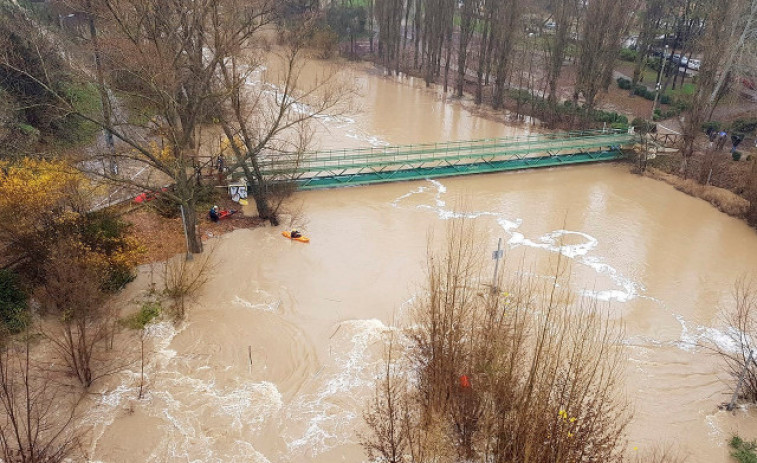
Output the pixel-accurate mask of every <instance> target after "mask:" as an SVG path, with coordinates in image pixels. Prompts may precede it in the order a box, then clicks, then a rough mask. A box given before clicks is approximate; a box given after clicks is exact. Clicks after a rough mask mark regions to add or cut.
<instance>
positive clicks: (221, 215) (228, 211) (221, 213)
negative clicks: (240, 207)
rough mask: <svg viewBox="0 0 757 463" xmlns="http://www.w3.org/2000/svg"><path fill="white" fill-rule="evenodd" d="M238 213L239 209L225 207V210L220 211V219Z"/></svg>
mask: <svg viewBox="0 0 757 463" xmlns="http://www.w3.org/2000/svg"><path fill="white" fill-rule="evenodd" d="M236 213H237V211H235V210H234V209H231V210H228V209H224V210H222V211H221V212H219V213H218V220H221V219H227V218H229V217H231V216H232V215H233V214H236Z"/></svg>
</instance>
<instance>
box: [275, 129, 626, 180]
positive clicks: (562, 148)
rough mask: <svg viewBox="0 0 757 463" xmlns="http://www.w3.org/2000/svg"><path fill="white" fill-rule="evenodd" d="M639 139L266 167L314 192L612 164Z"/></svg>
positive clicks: (342, 153) (501, 141) (471, 144)
mask: <svg viewBox="0 0 757 463" xmlns="http://www.w3.org/2000/svg"><path fill="white" fill-rule="evenodd" d="M633 140H634V135H631V134H628V133H626V132H625V131H622V132H621V131H613V130H605V131H582V132H566V133H555V134H546V135H531V136H525V137H516V138H498V139H482V140H472V141H458V142H447V143H427V144H419V145H405V146H390V147H383V148H365V149H351V150H347V149H345V150H329V151H318V152H310V153H304V154H301V155H299V156H297V155H276V156H275V158H274V157H271V158H269V159H261V163H260V167H261V169H262V170H263V171H264V172H265V173H266V175H268V176H269V177H271V178H272V179H274V181H292V180H294V181H296V182H297V183H298V184H299V185H300V188H301V189H314V188H327V187H334V186H342V185H363V184H368V183H379V182H389V181H399V180H412V179H419V178H428V177H442V176H450V175H463V174H471V173H483V172H496V171H502V170H512V169H524V168H531V167H546V166H556V165H566V164H576V163H585V162H598V161H607V160H613V159H618V158H619V157H620V156H621V152H620V147H621V146H624V145H628V144H629V143H632V142H633Z"/></svg>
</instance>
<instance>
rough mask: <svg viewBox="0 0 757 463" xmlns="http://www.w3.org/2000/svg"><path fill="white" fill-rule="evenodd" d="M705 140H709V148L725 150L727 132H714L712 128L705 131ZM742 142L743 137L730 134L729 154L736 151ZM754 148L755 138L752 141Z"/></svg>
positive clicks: (756, 138) (756, 141)
mask: <svg viewBox="0 0 757 463" xmlns="http://www.w3.org/2000/svg"><path fill="white" fill-rule="evenodd" d="M707 138H708V139H709V140H710V148H712V147H713V146H714V147H716V148H717V149H718V150H720V151H722V150H723V149H724V148H725V144H726V142H727V141H728V132H726V131H725V130H720V131H718V130H715V129H714V128H713V127H710V128H708V129H707ZM743 141H744V136H743V135H740V134H737V133H734V134H731V153H733V152H734V151H736V148H738V147H739V145H740V144H741V142H743ZM754 147H755V148H757V137H755V139H754Z"/></svg>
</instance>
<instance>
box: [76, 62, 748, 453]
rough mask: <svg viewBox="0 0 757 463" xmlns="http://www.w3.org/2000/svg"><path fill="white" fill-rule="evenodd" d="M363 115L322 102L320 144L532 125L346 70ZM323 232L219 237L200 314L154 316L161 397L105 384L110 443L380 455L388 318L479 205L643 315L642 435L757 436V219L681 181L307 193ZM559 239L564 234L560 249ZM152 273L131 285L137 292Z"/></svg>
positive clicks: (466, 183) (634, 365)
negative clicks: (753, 321)
mask: <svg viewBox="0 0 757 463" xmlns="http://www.w3.org/2000/svg"><path fill="white" fill-rule="evenodd" d="M342 72H344V73H345V75H346V76H348V78H350V79H354V80H355V82H356V83H357V84H358V86H359V87H360V96H359V98H358V100H357V106H359V107H360V108H361V111H360V112H359V113H357V114H355V115H352V116H350V117H349V118H347V117H333V118H322V120H321V121H320V122H319V124H321V126H320V127H319V129H318V136H317V140H316V142H317V144H318V145H319V146H320V147H341V146H370V145H371V144H372V145H376V146H378V145H381V144H382V143H411V142H432V141H445V140H455V139H473V138H485V137H498V136H508V135H513V134H518V133H524V132H525V131H526V130H527V129H524V128H522V127H514V128H513V127H508V126H506V125H504V124H503V123H502V122H501V121H496V120H494V119H492V118H485V117H480V116H477V115H474V114H472V113H471V112H470V111H469V110H468V109H465V107H464V105H463V104H461V103H460V102H457V101H454V100H452V101H446V102H445V101H443V100H442V99H441V98H440V97H439V96H438V95H437V94H436V93H434V92H433V91H429V90H426V89H425V88H423V87H422V86H421V85H417V84H416V83H415V82H413V81H408V80H404V81H395V80H393V79H390V78H384V77H381V76H377V75H372V74H370V73H367V72H365V69H354V68H349V67H347V68H345V69H344V70H343V71H342ZM297 201H300V202H301V203H302V210H303V214H304V217H305V219H306V220H307V226H306V227H305V231H306V233H307V235H309V236H310V237H311V239H312V241H311V243H310V244H309V245H303V244H301V243H294V242H290V241H289V240H286V239H284V238H282V237H281V235H280V232H281V230H280V229H274V228H270V227H264V228H260V229H255V230H238V231H235V232H233V233H230V234H228V235H225V236H223V237H220V238H217V239H214V240H210V242H209V244H210V245H211V246H212V247H214V248H215V250H214V258H215V259H216V261H217V264H216V267H215V270H214V272H213V276H212V278H211V281H210V282H209V284H208V285H207V286H206V288H205V289H204V291H203V293H202V294H201V295H200V296H199V297H198V299H197V301H196V302H194V303H193V304H192V306H191V308H190V311H189V316H188V319H187V321H186V323H184V324H182V325H181V326H180V327H173V326H172V325H170V324H168V323H159V324H157V325H156V326H153V327H152V328H151V330H150V337H151V339H152V341H153V344H154V346H153V351H154V352H153V354H152V355H151V359H152V360H151V363H150V365H149V366H148V380H147V383H148V389H147V398H146V399H144V400H142V401H137V400H135V399H134V398H135V396H136V393H137V392H136V391H137V389H136V387H137V381H136V379H135V377H136V376H135V375H129V374H124V375H122V377H121V378H120V380H121V381H122V382H121V384H120V386H118V387H116V388H115V390H112V391H111V392H109V393H107V394H105V395H104V396H102V397H101V398H99V399H97V400H96V402H97V403H96V405H95V406H94V407H93V409H92V411H91V413H90V416H89V419H90V422H91V423H92V424H93V425H94V436H95V437H94V442H93V444H92V448H91V452H92V456H93V459H94V460H99V461H103V462H108V463H115V462H135V461H140V462H141V461H155V462H157V461H177V462H178V461H182V462H183V461H203V462H204V461H208V462H209V461H217V462H267V461H269V462H338V461H345V462H362V461H365V457H364V456H363V453H362V450H361V448H360V447H359V445H358V444H357V436H356V430H357V429H359V428H360V427H361V425H362V410H363V408H364V406H365V403H366V401H367V400H368V398H369V397H370V394H371V387H370V385H371V380H372V378H373V377H374V375H375V374H376V371H377V365H378V364H377V362H378V361H379V360H380V354H381V349H380V339H381V334H382V333H383V332H385V330H387V327H388V326H390V325H391V324H392V322H393V320H395V319H398V318H401V317H402V314H403V311H404V310H405V309H406V308H407V307H408V305H409V304H411V303H412V298H413V295H414V294H415V293H417V292H418V291H419V287H420V285H421V284H422V280H423V276H422V275H423V268H424V259H425V254H426V245H427V235H428V233H429V232H430V231H436V232H437V233H438V232H439V231H441V230H443V227H444V225H445V223H446V221H448V220H449V219H450V218H451V217H453V216H454V214H453V211H454V209H455V204H456V203H458V202H460V201H462V202H464V203H465V204H466V210H467V211H468V212H467V213H468V215H469V216H470V217H472V218H474V221H475V222H476V227H477V228H478V230H479V231H480V232H481V233H482V240H481V246H482V247H483V248H485V250H486V251H488V250H491V249H493V248H495V247H496V243H497V238H499V237H502V238H504V240H505V242H506V243H507V253H508V256H509V257H508V259H509V260H510V261H511V262H512V261H519V260H520V259H521V258H525V259H526V261H527V262H529V263H530V265H531V266H532V269H533V271H534V272H535V273H537V274H539V273H543V274H547V273H548V272H549V269H548V262H550V261H554V258H555V257H556V256H557V254H558V253H561V254H562V255H563V256H565V257H566V258H567V259H568V261H569V262H570V263H571V265H572V270H573V277H572V280H571V284H572V285H573V286H574V288H575V290H576V291H583V292H584V293H585V294H586V295H587V296H589V297H594V298H597V299H598V300H599V301H600V302H601V303H602V304H605V305H604V307H608V310H610V311H611V312H612V313H613V316H615V317H617V318H622V319H623V320H624V322H625V324H626V339H627V343H628V345H629V347H628V357H629V363H628V374H627V375H626V376H627V378H626V389H627V392H628V395H629V397H630V398H631V401H632V403H633V404H634V407H635V417H634V421H633V423H632V426H631V427H630V429H629V441H630V448H633V447H638V448H639V450H644V449H646V448H649V447H651V446H653V445H655V444H656V443H671V442H672V443H676V444H677V448H679V449H681V450H682V452H683V453H684V454H688V455H689V460H688V461H692V462H725V461H727V458H728V457H727V449H726V448H725V446H724V443H725V440H726V439H727V438H728V437H729V436H730V434H731V433H732V432H735V431H738V432H740V433H741V434H742V435H744V436H745V437H748V438H754V437H757V426H756V425H757V419H755V418H754V416H753V414H752V413H750V412H747V411H737V412H736V413H735V415H732V414H730V413H727V412H724V411H718V409H717V407H716V406H717V404H718V403H720V402H722V401H724V400H727V397H726V393H727V390H728V389H727V385H726V384H724V382H723V381H722V380H723V379H724V378H725V376H724V375H722V374H720V369H719V367H718V364H717V359H716V358H715V357H713V356H712V355H710V354H708V353H707V352H706V350H704V349H702V348H700V347H697V345H698V344H702V343H707V342H724V340H725V336H724V334H723V327H722V325H721V322H720V318H719V317H720V313H721V310H722V309H723V308H725V307H727V306H728V305H729V303H730V302H731V291H732V287H733V282H734V281H735V280H736V279H737V278H738V277H739V276H741V275H743V274H745V273H747V272H750V271H754V270H755V268H754V263H755V262H756V259H757V234H756V233H755V232H754V231H753V230H751V229H749V228H748V227H747V226H746V225H744V224H743V223H742V222H740V221H738V220H735V219H732V218H730V217H727V216H726V215H723V214H721V213H719V212H718V211H717V210H715V209H714V208H713V207H711V206H710V205H708V204H707V203H705V202H702V201H700V200H697V199H694V198H691V197H688V196H686V195H684V194H683V193H680V192H678V191H676V190H674V189H673V188H672V187H670V186H668V185H665V184H662V183H658V182H656V181H653V180H650V179H647V178H642V177H638V176H635V175H632V174H630V173H628V169H627V167H626V166H623V165H594V166H583V167H567V168H560V169H547V170H535V171H523V172H514V173H502V174H490V175H480V176H470V177H458V178H449V179H443V180H440V181H417V182H407V183H396V184H387V185H379V186H370V187H360V188H345V189H335V190H327V191H314V192H306V193H300V194H298V195H297ZM559 242H562V243H563V246H562V247H560V245H559V244H558V243H559ZM148 281H149V270H148V268H147V267H145V268H144V269H142V272H141V275H140V277H139V279H138V280H137V281H136V282H135V283H134V284H132V285H131V286H130V288H129V289H128V290H127V293H128V294H127V295H125V296H124V299H129V298H131V297H134V296H137V295H138V294H139V292H140V291H141V290H142V289H144V288H145V287H146V286H147V284H148Z"/></svg>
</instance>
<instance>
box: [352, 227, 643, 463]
mask: <svg viewBox="0 0 757 463" xmlns="http://www.w3.org/2000/svg"><path fill="white" fill-rule="evenodd" d="M447 236H448V240H449V241H448V242H447V247H446V249H445V250H444V252H443V253H442V254H434V253H430V254H431V255H432V256H433V257H430V258H429V264H428V277H427V288H426V293H425V296H424V297H421V298H419V300H418V303H417V306H416V307H415V311H414V313H413V315H412V319H411V320H410V321H409V323H410V325H411V326H412V327H411V328H408V329H407V330H405V336H406V337H407V339H408V340H407V341H406V342H404V343H398V344H403V345H406V346H407V347H406V349H407V352H406V354H405V355H404V356H402V357H403V358H405V359H407V361H406V362H404V363H400V362H396V361H395V362H394V365H393V368H395V370H391V373H392V374H391V375H384V376H383V377H382V378H381V380H380V381H379V383H378V384H377V388H378V389H377V397H379V398H380V400H374V401H373V402H372V404H371V406H370V411H369V412H368V413H367V415H366V416H367V417H368V418H369V421H368V423H369V428H371V429H372V430H373V433H372V434H371V436H370V439H369V440H368V441H364V442H363V445H364V446H365V447H366V449H367V450H368V451H369V452H370V451H374V453H373V454H372V455H374V456H380V457H382V458H384V459H385V460H386V461H400V460H398V459H396V457H395V455H396V454H397V453H400V454H401V455H402V456H403V458H405V460H403V461H416V462H421V461H424V462H425V461H478V460H480V461H492V462H502V463H505V462H511V461H534V462H545V463H546V462H554V461H605V462H612V461H616V462H620V461H624V460H623V455H622V454H623V447H624V437H623V435H624V429H625V426H626V425H627V423H628V422H629V419H630V414H629V413H628V410H627V403H626V401H625V399H623V398H622V397H621V396H619V395H618V392H619V390H620V388H621V385H620V383H619V380H620V375H621V374H622V358H623V352H622V347H621V346H620V339H622V338H621V336H622V331H621V330H619V327H618V326H617V325H616V324H615V323H614V322H612V321H611V320H610V319H609V316H608V315H607V314H604V313H602V311H601V310H600V309H599V307H597V306H596V304H594V303H592V302H590V301H579V302H576V301H575V298H574V296H573V295H572V294H571V293H570V291H569V290H567V289H566V288H567V286H568V285H567V284H563V283H565V279H566V278H567V277H568V276H567V273H566V269H565V267H564V265H563V263H561V262H558V263H557V268H556V271H555V274H554V276H555V278H554V279H553V280H551V281H550V282H548V283H544V282H543V281H542V282H540V281H536V280H531V279H528V278H515V279H514V280H512V281H507V282H506V281H505V280H504V278H503V280H502V281H500V284H499V285H498V286H499V287H500V288H506V289H505V291H504V292H502V291H492V290H491V288H490V287H489V286H488V285H487V286H485V285H484V284H483V281H484V277H483V275H482V274H481V266H480V262H481V259H480V257H481V256H480V255H479V252H480V251H478V249H480V248H478V247H477V246H476V243H477V242H478V240H476V239H475V234H474V232H473V231H472V227H471V226H470V225H468V224H465V223H464V221H453V222H452V223H450V225H449V229H448V231H447ZM487 276H488V275H487ZM486 281H487V282H488V278H486ZM561 282H562V283H561ZM393 355H395V358H397V357H399V354H397V353H395V354H393ZM402 376H405V377H407V378H410V380H409V381H408V383H407V385H406V386H404V387H398V388H397V389H392V388H391V387H388V386H387V384H389V383H387V378H389V377H391V378H398V377H402ZM395 384H399V383H395ZM408 386H409V387H408ZM389 393H391V394H389ZM388 395H392V397H393V398H392V401H391V402H390V401H389V400H387V399H386V397H387V396H388ZM403 395H404V397H403ZM390 405H391V407H390ZM403 407H407V411H405V410H404V409H403ZM390 408H391V410H390ZM405 416H407V417H409V418H407V419H406V418H403V417H405ZM376 417H380V418H381V419H382V420H380V421H381V426H377V425H376V421H377V420H376ZM390 417H392V420H393V421H395V422H398V423H401V424H400V426H407V427H408V430H407V431H406V432H405V434H404V435H403V436H404V437H403V438H402V439H400V438H399V436H398V435H397V434H395V433H394V432H388V429H389V428H388V426H389V425H388V422H387V421H388V420H389V418H390ZM438 436H441V441H443V442H445V444H443V445H438V442H439V440H438V439H437V437H438ZM395 448H396V449H401V450H402V451H401V452H394V453H393V449H395ZM371 449H373V450H371ZM376 449H383V451H382V452H378V453H376V452H375V450H376ZM392 458H395V459H394V460H392Z"/></svg>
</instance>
